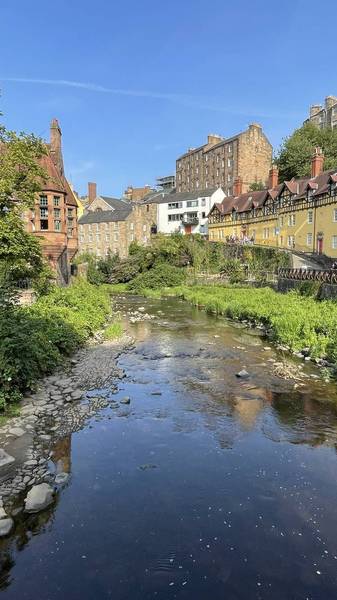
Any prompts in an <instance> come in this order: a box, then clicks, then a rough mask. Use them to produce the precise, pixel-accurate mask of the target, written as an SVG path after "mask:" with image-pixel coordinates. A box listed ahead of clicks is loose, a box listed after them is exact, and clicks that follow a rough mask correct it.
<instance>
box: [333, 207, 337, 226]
mask: <svg viewBox="0 0 337 600" xmlns="http://www.w3.org/2000/svg"><path fill="white" fill-rule="evenodd" d="M333 220H334V223H337V208H334V211H333Z"/></svg>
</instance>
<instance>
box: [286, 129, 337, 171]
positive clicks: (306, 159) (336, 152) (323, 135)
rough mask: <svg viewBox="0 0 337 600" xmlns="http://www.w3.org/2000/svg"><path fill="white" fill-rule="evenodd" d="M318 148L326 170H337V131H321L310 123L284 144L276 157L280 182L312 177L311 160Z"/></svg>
mask: <svg viewBox="0 0 337 600" xmlns="http://www.w3.org/2000/svg"><path fill="white" fill-rule="evenodd" d="M318 146H319V147H320V148H322V150H323V154H324V157H325V160H324V169H332V168H334V167H336V168H337V130H336V129H319V128H318V127H316V126H315V125H314V124H313V123H310V122H309V123H305V124H304V125H303V126H302V127H300V128H299V129H296V130H295V131H294V133H293V134H292V135H291V136H289V137H287V138H285V139H284V140H283V142H282V145H281V148H280V150H279V152H278V155H277V156H276V164H277V165H278V168H279V172H280V181H284V180H286V181H287V180H289V179H291V178H292V177H306V176H308V175H310V172H311V159H312V156H313V153H314V150H315V148H316V147H318Z"/></svg>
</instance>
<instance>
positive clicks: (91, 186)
mask: <svg viewBox="0 0 337 600" xmlns="http://www.w3.org/2000/svg"><path fill="white" fill-rule="evenodd" d="M88 198H89V204H91V203H92V202H93V201H94V200H95V198H97V185H96V183H94V182H92V181H89V182H88Z"/></svg>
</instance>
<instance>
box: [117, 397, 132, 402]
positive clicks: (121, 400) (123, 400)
mask: <svg viewBox="0 0 337 600" xmlns="http://www.w3.org/2000/svg"><path fill="white" fill-rule="evenodd" d="M119 402H120V403H121V404H130V396H124V398H121V399H120V401H119Z"/></svg>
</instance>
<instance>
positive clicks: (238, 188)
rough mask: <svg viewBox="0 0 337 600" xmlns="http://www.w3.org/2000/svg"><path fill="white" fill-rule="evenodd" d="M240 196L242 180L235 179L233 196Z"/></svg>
mask: <svg viewBox="0 0 337 600" xmlns="http://www.w3.org/2000/svg"><path fill="white" fill-rule="evenodd" d="M240 194H242V178H241V177H236V179H234V185H233V195H234V196H235V197H236V196H240Z"/></svg>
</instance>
